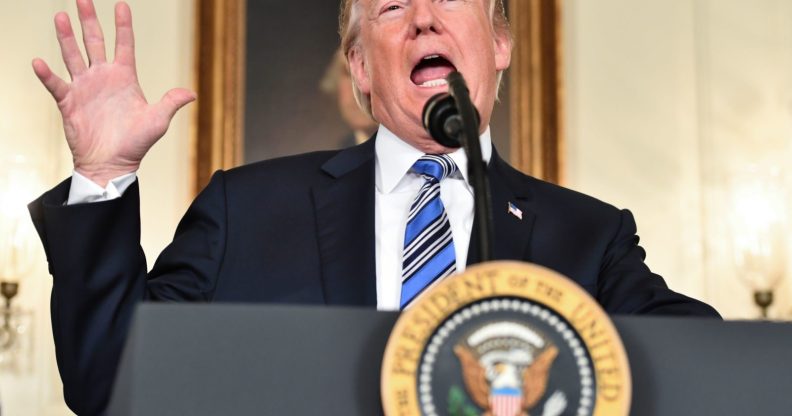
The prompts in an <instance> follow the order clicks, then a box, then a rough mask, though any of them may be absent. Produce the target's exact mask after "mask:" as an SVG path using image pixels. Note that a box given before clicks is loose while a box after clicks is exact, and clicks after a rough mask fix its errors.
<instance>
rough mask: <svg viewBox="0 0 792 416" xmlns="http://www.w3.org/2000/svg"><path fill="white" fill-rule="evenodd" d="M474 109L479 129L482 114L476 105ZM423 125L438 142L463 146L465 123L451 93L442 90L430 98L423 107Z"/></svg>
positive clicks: (476, 125)
mask: <svg viewBox="0 0 792 416" xmlns="http://www.w3.org/2000/svg"><path fill="white" fill-rule="evenodd" d="M456 74H458V72H457V73H456ZM449 77H450V76H449ZM460 77H461V75H460ZM463 82H464V81H463ZM465 91H467V87H465ZM474 110H475V121H474V123H475V128H476V131H478V129H479V126H480V125H481V116H480V115H479V112H478V110H476V109H475V107H474ZM423 125H424V128H425V129H426V131H427V132H429V135H430V136H432V138H433V139H435V141H436V142H437V143H439V144H441V145H443V146H445V147H450V148H452V149H458V148H460V147H462V139H463V129H464V123H463V122H462V116H461V115H460V114H459V108H458V107H457V102H456V99H455V98H454V97H453V96H452V95H451V94H449V93H447V92H442V93H440V94H436V95H434V96H433V97H432V98H430V99H429V101H428V102H427V103H426V106H424V109H423Z"/></svg>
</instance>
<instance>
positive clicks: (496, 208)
mask: <svg viewBox="0 0 792 416" xmlns="http://www.w3.org/2000/svg"><path fill="white" fill-rule="evenodd" d="M488 173H489V184H490V192H491V194H492V201H491V208H492V221H493V235H494V241H493V242H492V256H493V260H520V261H530V258H531V254H530V244H529V243H530V241H531V233H532V231H533V225H534V220H535V219H536V215H535V214H534V212H533V210H532V208H531V198H532V195H531V192H530V189H529V186H528V180H527V178H526V177H525V175H523V174H522V173H520V172H518V171H516V170H514V168H512V167H511V166H509V165H508V164H507V163H506V162H504V161H503V160H502V159H501V158H500V157H499V156H498V154H497V153H495V152H493V154H492V160H491V161H490V164H489V169H488ZM509 203H511V204H514V206H515V207H516V208H517V209H518V210H519V211H521V215H522V219H521V218H519V216H520V213H519V212H516V211H514V212H510V211H509ZM479 220H480V219H479V218H475V219H474V220H473V230H471V231H472V233H471V236H470V246H469V248H468V259H467V264H468V265H472V264H475V263H478V262H479V261H480V258H479V253H478V236H477V235H476V232H475V230H476V227H478V222H479Z"/></svg>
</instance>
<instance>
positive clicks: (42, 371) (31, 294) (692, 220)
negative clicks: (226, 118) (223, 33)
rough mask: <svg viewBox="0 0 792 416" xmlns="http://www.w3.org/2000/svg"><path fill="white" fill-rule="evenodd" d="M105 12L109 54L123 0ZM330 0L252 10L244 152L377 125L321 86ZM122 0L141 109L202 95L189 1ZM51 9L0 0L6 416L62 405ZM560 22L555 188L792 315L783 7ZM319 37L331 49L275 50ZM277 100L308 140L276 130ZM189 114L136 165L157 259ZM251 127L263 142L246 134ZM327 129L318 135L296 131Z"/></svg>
mask: <svg viewBox="0 0 792 416" xmlns="http://www.w3.org/2000/svg"><path fill="white" fill-rule="evenodd" d="M95 1H96V5H97V8H98V12H99V16H100V19H101V20H102V22H103V24H104V28H105V32H106V39H107V43H108V44H109V45H112V43H113V30H112V22H113V19H112V10H113V7H112V4H113V1H111V0H95ZM320 1H321V4H322V5H324V6H323V7H321V8H316V9H311V8H310V7H307V6H303V7H302V8H301V9H302V10H303V12H304V13H306V15H305V16H306V21H305V22H303V23H301V24H297V23H294V24H292V22H294V21H295V19H297V18H298V16H299V15H297V16H292V15H289V13H293V7H292V9H291V10H289V8H288V7H283V8H279V7H277V6H278V4H279V3H289V2H278V1H264V0H261V1H259V2H257V0H249V10H250V12H251V13H264V15H265V17H266V18H267V19H269V20H273V19H274V20H276V21H280V26H272V25H269V24H267V25H264V24H263V23H261V19H257V20H248V31H249V32H248V33H254V32H255V33H256V36H258V37H264V38H266V39H269V42H257V43H255V44H252V43H251V44H249V45H248V54H249V55H250V57H251V58H250V59H249V60H248V66H247V67H246V68H247V70H246V78H247V79H248V92H249V94H248V95H247V96H246V97H244V99H245V102H246V104H247V106H248V110H247V112H246V113H245V129H246V131H247V136H246V138H245V141H246V143H245V152H244V153H245V159H246V161H252V160H259V159H263V158H268V157H275V156H279V155H282V154H290V153H296V152H302V151H307V150H313V149H320V148H333V147H337V146H341V145H344V144H348V143H351V142H350V141H348V140H347V139H349V140H352V142H353V141H354V136H355V134H354V133H355V131H358V130H363V131H366V129H367V128H369V127H366V126H365V123H362V124H361V125H360V126H352V125H351V124H349V122H348V121H345V119H344V117H342V115H341V112H340V111H339V103H342V102H343V99H344V97H340V96H338V95H333V94H337V89H335V87H334V85H333V84H334V83H336V85H340V84H338V83H339V82H344V81H343V79H337V80H336V81H332V80H330V81H328V80H327V79H326V77H327V76H328V73H332V71H340V72H339V74H336V75H335V76H340V75H343V66H341V67H335V69H334V66H333V65H334V64H333V54H334V48H335V46H336V45H337V38H336V34H335V25H336V15H335V13H336V7H335V5H333V7H328V6H326V4H327V3H330V2H327V0H320ZM525 1H534V0H525ZM128 2H129V3H130V5H131V6H132V10H133V14H134V20H135V23H136V24H135V30H136V41H137V42H136V43H137V53H138V69H139V76H140V80H141V84H142V86H143V88H144V91H145V92H146V94H147V97H148V98H149V100H158V99H159V97H160V96H161V95H162V94H163V93H164V92H165V91H167V90H168V89H169V88H171V87H174V86H183V87H193V86H194V85H195V84H196V79H197V74H196V71H195V65H194V63H195V62H196V52H195V51H196V48H195V43H196V42H197V36H196V32H197V31H196V10H197V8H198V3H196V0H172V1H166V2H163V1H156V0H128ZM317 4H320V3H317ZM60 10H66V11H69V12H70V14H71V15H72V16H75V15H76V12H75V9H74V4H73V1H72V0H27V1H25V2H11V1H4V2H0V53H1V56H2V57H3V58H2V65H0V83H1V84H0V91H1V92H0V149H2V150H0V281H1V282H2V287H0V289H1V290H0V294H2V299H0V409H2V412H3V414H4V415H11V416H14V415H65V414H70V413H69V411H68V409H66V407H65V405H64V404H63V403H62V396H61V391H60V388H61V387H60V384H59V383H60V382H59V377H58V374H57V369H56V367H55V358H54V357H55V355H54V348H53V345H52V335H51V326H50V323H49V292H50V288H51V278H50V277H49V275H48V273H47V266H46V260H45V259H44V254H43V250H42V249H41V246H40V244H39V243H38V241H37V239H36V236H35V231H34V230H33V227H32V223H31V222H30V220H29V218H28V217H27V213H26V210H25V205H26V204H27V203H28V202H30V201H31V200H32V199H34V198H35V197H36V196H37V195H39V194H40V193H42V192H44V191H45V190H46V189H48V188H50V187H52V186H54V185H56V184H57V183H58V182H60V181H61V180H63V179H65V178H66V177H68V176H69V175H70V173H71V159H70V156H69V153H68V150H67V149H66V145H65V141H64V139H63V132H62V129H61V124H60V117H59V113H58V112H57V108H56V106H55V104H54V103H53V102H52V99H51V98H50V96H49V95H48V94H47V92H46V91H45V89H44V88H43V87H42V86H41V85H39V83H38V80H37V79H36V78H35V76H34V75H33V71H32V70H31V68H30V61H31V60H32V58H34V57H36V56H39V57H42V58H44V59H45V60H46V61H47V62H49V63H50V64H51V65H52V67H53V69H55V70H56V71H57V72H59V73H60V74H61V75H62V76H64V77H66V73H65V70H64V68H63V65H62V64H61V63H60V53H59V50H58V46H57V42H56V40H55V35H54V29H53V26H52V16H54V14H55V13H56V12H57V11H60ZM560 11H561V14H560V15H561V19H560V21H559V23H560V29H561V41H560V44H559V45H558V47H559V50H560V51H561V54H562V55H561V57H562V62H563V66H562V67H561V69H560V71H561V75H562V79H563V82H562V87H563V94H562V99H563V107H562V110H563V115H564V116H563V131H564V137H563V146H562V153H561V155H560V156H561V159H562V160H563V163H562V166H563V172H562V174H563V175H562V177H563V178H564V179H563V182H562V184H563V185H564V186H567V187H570V188H572V189H576V190H579V191H581V192H584V193H587V194H590V195H593V196H595V197H597V198H600V199H602V200H604V201H607V202H609V203H611V204H614V205H616V206H618V207H621V208H629V209H630V210H631V211H632V212H633V213H634V214H635V217H636V221H637V223H638V233H639V235H640V236H641V244H642V246H643V247H644V248H645V249H646V250H647V253H648V257H647V263H648V264H649V265H650V267H651V268H652V269H653V270H654V271H655V272H657V273H659V274H660V275H662V276H664V277H665V279H666V281H667V282H668V283H669V285H670V286H671V287H672V288H673V289H675V290H677V291H680V292H683V293H686V294H689V295H691V296H694V297H698V298H700V299H702V300H704V301H707V302H709V303H710V304H712V305H713V306H715V307H716V308H717V309H718V310H719V311H720V312H721V313H722V314H723V315H724V316H725V317H727V318H729V319H759V318H760V317H762V314H763V313H765V314H766V316H767V317H768V318H769V319H775V320H789V319H792V282H791V280H792V277H790V267H789V266H790V265H789V262H788V260H787V259H788V258H789V257H790V256H789V255H788V254H789V251H790V246H791V245H790V238H789V229H788V225H789V224H788V220H789V217H790V215H791V214H792V210H791V209H790V199H789V196H790V195H789V193H790V189H792V182H790V179H791V178H790V173H789V168H788V166H790V163H789V162H790V161H792V153H790V146H789V144H790V141H792V2H789V1H786V0H755V1H752V2H746V1H742V0H638V1H636V0H563V1H560ZM278 13H283V14H278ZM314 28H315V30H316V34H317V35H318V36H321V38H322V39H324V40H325V41H326V42H325V43H323V44H322V45H321V47H319V46H318V45H316V49H315V50H314V49H307V48H306V47H303V46H299V44H296V46H284V45H291V44H288V43H285V42H288V41H290V40H295V41H299V39H298V38H300V37H299V36H297V35H295V34H299V33H302V32H305V31H311V30H313V29H314ZM279 34H280V35H279ZM300 39H301V38H300ZM517 42H520V39H518V40H517ZM253 49H255V51H254V52H256V54H253V53H252V52H251V51H252V50H253ZM109 53H112V52H111V51H110V52H109ZM277 54H281V55H277ZM276 55H277V56H280V58H277V59H276V58H273V56H276ZM306 56H307V57H310V58H312V59H313V60H312V61H311V63H310V64H303V63H302V61H300V60H301V59H304V58H305V57H306ZM198 58H200V57H198ZM278 61H287V63H290V64H291V65H292V66H291V68H294V67H295V66H296V67H298V68H300V67H302V68H304V71H299V72H298V73H292V72H288V73H287V72H284V70H283V69H280V67H278V66H276V63H277V62H278ZM290 71H291V70H290ZM331 75H332V74H331ZM331 78H332V77H331ZM295 91H298V92H299V93H295ZM276 93H278V94H286V95H285V97H288V98H277V97H278V96H276V95H275V94H276ZM289 94H292V95H291V96H290V95H289ZM287 99H288V101H286V100H287ZM278 100H280V101H278ZM273 102H274V103H275V104H273ZM278 102H281V103H282V104H283V105H282V106H284V107H285V106H286V104H287V103H288V105H289V106H292V107H291V108H289V109H288V112H289V114H292V115H295V117H299V118H300V119H302V120H303V122H302V124H303V127H304V128H309V129H312V130H311V131H309V132H308V133H303V132H302V131H300V130H299V128H300V125H299V124H300V123H297V124H295V125H296V126H297V127H292V125H291V124H289V127H288V129H290V130H287V127H284V126H286V125H287V124H288V123H287V122H284V123H283V125H281V124H279V123H278V120H279V119H280V118H282V116H280V115H279V114H281V113H278V112H277V111H278V110H286V109H279V108H278V107H279V106H278V105H277V103H278ZM309 103H310V105H309ZM499 111H501V113H502V114H508V112H504V111H503V110H502V109H501V110H499ZM309 117H310V118H309ZM500 117H508V115H506V116H503V115H502V116H500ZM195 119H196V117H195V109H194V106H193V107H188V109H187V111H183V112H182V113H180V114H179V115H178V116H177V117H176V119H175V120H174V122H173V124H172V126H171V128H170V130H169V131H168V133H167V135H166V136H165V137H164V138H163V139H162V140H161V141H160V142H159V143H158V144H157V145H156V146H155V147H154V149H153V150H152V151H151V153H150V154H149V155H148V157H147V158H146V160H145V162H144V164H143V167H142V169H141V171H140V172H139V177H140V181H141V184H142V187H141V189H142V192H141V199H142V202H141V203H142V206H141V216H142V220H143V237H142V245H143V248H144V250H145V251H146V253H147V256H148V258H149V263H150V264H151V263H152V262H153V259H154V258H155V257H156V255H157V254H158V253H159V252H160V251H161V250H162V248H163V247H164V246H165V245H166V244H167V243H168V242H169V241H170V238H171V236H172V234H173V231H174V230H175V227H176V223H177V222H178V220H179V218H180V217H181V215H182V214H183V213H184V211H185V209H186V207H187V206H188V204H189V203H190V201H191V200H192V198H193V196H194V190H193V183H194V177H195V158H196V157H197V156H196V150H195V146H196V143H195V141H196V139H195V133H196V132H195V130H196V128H197V127H196V123H195ZM305 120H321V122H322V123H324V124H322V126H331V127H327V128H325V127H322V128H319V127H317V126H316V125H313V124H312V123H313V122H306V121H305ZM292 121H293V120H292ZM501 125H502V126H503V130H502V133H497V132H496V134H497V136H498V137H497V138H496V143H498V146H499V149H500V150H501V152H502V153H504V154H507V155H508V143H509V142H508V138H507V137H508V136H509V132H508V120H506V122H501ZM295 129H296V130H295ZM268 131H276V133H277V134H267V132H268ZM252 132H255V133H256V134H255V136H256V137H259V138H262V137H263V141H259V142H256V143H254V142H253V141H252V139H250V140H248V137H251V136H250V135H251V134H252ZM319 133H322V134H319ZM318 136H323V137H325V138H327V140H324V141H317V142H316V143H311V142H305V141H296V140H295V139H294V138H295V137H318Z"/></svg>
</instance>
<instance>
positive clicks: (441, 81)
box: [421, 78, 448, 87]
mask: <svg viewBox="0 0 792 416" xmlns="http://www.w3.org/2000/svg"><path fill="white" fill-rule="evenodd" d="M443 85H448V81H446V80H445V79H442V78H440V79H433V80H431V81H426V82H424V83H423V84H421V86H422V87H442V86H443Z"/></svg>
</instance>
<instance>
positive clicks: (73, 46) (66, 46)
mask: <svg viewBox="0 0 792 416" xmlns="http://www.w3.org/2000/svg"><path fill="white" fill-rule="evenodd" d="M55 33H56V34H57V36H58V43H59V44H60V48H61V55H63V63H65V64H66V69H67V70H68V71H69V75H71V77H72V79H74V77H76V76H78V75H80V74H82V73H83V72H85V69H86V66H85V61H84V60H83V57H82V53H80V48H78V47H77V40H76V39H74V30H72V26H71V21H69V15H67V14H66V13H63V12H60V13H58V14H56V15H55Z"/></svg>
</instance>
